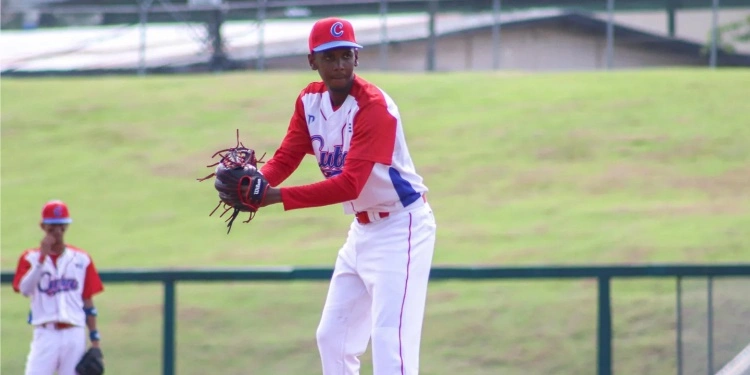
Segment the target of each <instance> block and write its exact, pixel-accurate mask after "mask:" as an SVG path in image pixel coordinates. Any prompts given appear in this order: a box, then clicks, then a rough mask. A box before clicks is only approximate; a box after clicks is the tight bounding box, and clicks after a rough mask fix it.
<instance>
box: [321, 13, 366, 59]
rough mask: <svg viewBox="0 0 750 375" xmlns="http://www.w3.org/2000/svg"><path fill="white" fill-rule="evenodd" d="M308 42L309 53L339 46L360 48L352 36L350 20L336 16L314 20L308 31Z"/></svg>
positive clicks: (352, 28) (352, 30) (352, 29)
mask: <svg viewBox="0 0 750 375" xmlns="http://www.w3.org/2000/svg"><path fill="white" fill-rule="evenodd" d="M308 44H309V47H310V53H313V52H320V51H325V50H327V49H331V48H339V47H353V48H362V46H361V45H359V44H357V39H356V38H355V37H354V27H352V24H351V22H349V21H347V20H345V19H341V18H336V17H330V18H323V19H321V20H318V21H317V22H315V24H314V25H313V28H312V31H310V39H309V41H308Z"/></svg>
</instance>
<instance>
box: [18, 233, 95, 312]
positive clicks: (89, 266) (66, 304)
mask: <svg viewBox="0 0 750 375" xmlns="http://www.w3.org/2000/svg"><path fill="white" fill-rule="evenodd" d="M40 256H41V252H40V251H39V250H38V249H33V250H27V251H26V252H24V254H22V255H21V260H20V261H19V269H18V272H17V273H16V278H15V280H14V281H13V288H14V289H15V290H16V291H17V292H21V285H20V284H21V280H22V279H23V278H24V276H26V275H27V274H29V276H32V275H31V274H37V273H38V276H37V277H38V278H39V279H38V282H37V283H36V285H34V286H33V289H32V290H31V293H30V294H29V295H28V297H30V300H31V301H30V302H31V303H30V304H31V314H30V317H29V323H30V324H31V325H39V324H43V323H46V322H64V323H70V324H73V325H76V326H81V327H83V326H85V324H86V314H85V312H84V310H83V300H84V299H85V298H91V296H92V295H93V294H95V293H98V292H100V291H101V290H102V289H103V286H102V283H101V279H100V278H99V275H98V273H97V272H96V269H95V267H94V264H93V261H92V260H91V257H89V255H88V254H87V253H86V252H84V251H83V250H81V249H78V248H75V247H72V246H67V247H66V249H65V251H63V252H62V253H61V254H60V255H59V256H58V257H57V259H56V261H54V262H53V260H52V258H51V257H50V256H48V257H46V259H45V260H44V263H43V264H41V265H39V258H40ZM32 265H33V266H32Z"/></svg>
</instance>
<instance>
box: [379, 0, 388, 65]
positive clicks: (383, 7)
mask: <svg viewBox="0 0 750 375" xmlns="http://www.w3.org/2000/svg"><path fill="white" fill-rule="evenodd" d="M387 17H388V0H380V69H381V70H388V23H387Z"/></svg>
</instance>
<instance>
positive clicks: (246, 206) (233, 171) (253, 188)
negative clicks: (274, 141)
mask: <svg viewBox="0 0 750 375" xmlns="http://www.w3.org/2000/svg"><path fill="white" fill-rule="evenodd" d="M217 156H219V157H221V159H219V161H218V162H216V163H214V164H211V165H208V166H207V167H209V168H211V167H216V168H215V169H214V172H213V173H211V174H210V175H208V176H206V177H203V178H199V179H198V181H205V180H207V179H209V178H211V177H216V179H215V180H214V188H215V189H216V191H217V192H218V193H219V204H218V205H217V206H216V208H214V210H213V211H211V213H210V214H209V215H208V216H211V215H213V214H214V212H216V210H218V209H219V207H222V205H223V208H224V212H223V213H222V214H221V215H219V217H223V216H224V214H226V213H227V212H229V211H230V210H233V212H232V214H231V215H230V216H229V217H228V218H227V220H226V221H227V222H228V224H227V228H228V229H227V234H229V231H231V230H232V223H234V219H236V218H237V215H239V213H240V212H249V214H250V217H249V218H248V219H247V220H245V221H243V223H248V222H250V220H252V219H253V218H254V217H255V213H256V212H257V211H258V208H260V206H261V204H262V203H263V198H264V197H265V195H266V191H268V181H267V180H266V179H265V177H263V175H262V174H261V173H260V171H259V170H258V163H262V162H263V161H262V159H263V157H264V156H265V154H263V156H261V158H260V159H257V158H256V157H255V150H253V149H251V148H247V147H245V145H244V144H242V142H240V132H239V129H238V130H237V145H236V146H234V147H231V148H227V149H223V150H219V151H216V152H215V153H214V154H213V155H212V156H211V158H215V157H217ZM243 186H244V187H245V188H244V189H243ZM243 190H244V191H243Z"/></svg>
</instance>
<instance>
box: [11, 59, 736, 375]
mask: <svg viewBox="0 0 750 375" xmlns="http://www.w3.org/2000/svg"><path fill="white" fill-rule="evenodd" d="M364 75H365V76H366V78H368V79H371V80H372V81H374V82H376V83H378V84H379V85H380V86H381V87H383V88H384V89H385V90H387V91H388V92H389V93H390V94H391V96H393V97H394V99H395V100H396V101H397V102H398V103H399V104H400V107H401V112H402V116H403V118H404V122H405V130H406V134H407V138H408V140H409V144H410V148H411V151H412V155H413V157H414V159H415V162H416V164H417V166H418V169H419V170H420V171H421V172H422V174H424V175H425V177H426V182H427V183H428V185H429V186H430V188H431V192H430V194H429V196H430V201H431V204H432V205H433V207H434V209H435V212H436V216H437V218H438V222H439V223H438V224H439V234H438V247H437V251H436V255H435V263H436V264H440V265H445V264H498V265H506V264H571V263H575V264H580V263H644V262H663V261H667V262H673V261H679V262H733V261H747V260H749V259H750V255H748V253H747V249H748V248H749V247H750V235H748V232H747V230H746V228H748V227H750V189H748V187H749V186H750V126H748V125H749V121H748V118H747V106H746V103H743V100H740V99H738V98H741V97H742V96H743V95H744V94H745V91H746V87H747V85H746V84H743V83H742V82H743V81H744V82H748V81H750V73H749V72H748V71H747V70H744V71H742V70H736V71H721V72H709V71H700V70H697V71H689V70H673V71H649V72H621V73H616V74H607V73H584V74H548V75H529V76H525V75H513V76H507V75H491V74H479V73H476V74H475V73H466V74H433V75H413V74H412V75H409V76H403V75H395V74H393V75H390V74H364ZM313 78H314V77H311V76H310V75H309V74H303V75H288V74H263V75H256V74H228V75H218V76H201V77H196V76H191V77H151V78H146V79H134V78H106V79H101V78H100V79H85V80H84V79H54V80H53V79H45V80H8V79H5V80H3V82H2V101H3V108H2V110H3V111H2V115H3V118H2V120H3V124H2V203H3V206H2V234H3V235H2V254H1V258H0V261H1V262H2V268H3V269H4V270H8V269H11V268H12V267H14V265H15V261H16V259H17V256H18V254H19V253H20V251H21V250H23V249H24V248H26V247H30V246H34V245H35V244H36V243H38V240H39V238H40V235H39V231H38V229H37V227H36V222H37V220H38V210H39V208H40V207H41V204H42V203H43V202H44V201H45V200H47V199H51V198H61V199H64V200H66V201H68V202H69V204H70V205H71V210H72V214H73V215H74V216H75V220H76V222H75V225H74V226H73V227H72V228H71V231H70V233H69V235H68V240H69V242H70V243H73V244H76V245H78V246H80V247H83V248H85V249H88V250H89V251H90V252H91V253H92V255H93V256H94V259H95V260H96V262H97V265H98V266H99V267H100V268H120V267H142V266H149V267H150V266H169V267H190V266H206V265H210V266H237V265H278V264H289V265H324V266H330V265H331V264H332V262H333V260H334V257H335V253H336V249H337V248H338V246H339V245H340V243H341V242H342V241H343V236H344V235H345V234H346V230H347V224H348V221H349V218H347V217H346V216H344V215H341V209H340V208H339V207H325V208H317V209H310V210H300V211H292V212H282V210H281V209H280V208H279V207H272V208H269V209H267V210H265V211H263V212H262V213H260V214H259V215H258V217H257V218H256V220H255V221H254V222H253V223H252V225H247V224H240V225H237V224H236V226H235V229H234V230H233V232H232V233H231V235H229V236H227V235H226V232H225V230H224V226H223V222H222V220H220V219H217V218H215V217H214V218H211V217H208V216H207V214H208V213H209V212H210V211H211V209H212V208H213V207H214V205H215V198H214V194H213V191H212V187H211V185H210V184H209V183H207V182H204V183H203V184H199V183H197V182H196V181H195V179H194V178H195V177H202V176H203V175H205V174H207V173H208V169H207V168H204V167H203V166H204V165H206V164H208V163H209V159H208V157H209V156H210V155H211V153H213V151H215V150H216V149H218V148H221V147H225V146H228V145H231V144H233V142H234V131H235V129H236V128H240V134H241V136H242V139H243V141H244V143H245V144H247V145H253V146H254V147H255V148H257V149H258V150H260V152H261V153H262V152H264V151H267V152H269V153H271V152H273V150H274V147H275V146H276V145H277V144H278V142H279V141H280V139H281V137H282V136H283V134H284V132H285V128H286V122H287V120H288V118H289V115H290V113H291V110H292V105H293V101H294V98H295V96H296V94H297V93H298V92H299V90H300V89H301V87H302V86H303V85H304V84H305V83H307V82H308V81H309V80H310V79H313ZM51 90H56V91H57V94H50V93H49V92H51ZM32 168H33V170H32ZM318 179H319V172H317V171H316V170H315V163H314V162H313V161H312V160H307V161H306V162H305V163H303V166H302V167H301V169H300V171H299V173H298V174H297V175H295V176H293V177H292V178H291V179H290V181H289V183H293V184H296V183H303V182H311V181H316V180H318ZM672 289H673V282H671V281H669V282H667V281H663V282H662V281H628V282H618V283H616V284H615V293H616V297H615V298H616V299H615V301H614V303H615V308H616V310H615V313H616V317H615V324H616V329H617V330H618V336H617V338H616V342H615V350H616V369H617V372H618V373H627V374H635V373H638V374H663V373H666V372H667V371H673V368H674V363H673V362H674V361H673V360H671V359H669V360H664V358H665V357H666V358H671V357H672V356H673V340H674V339H673V332H672V322H673V315H674V312H673V310H672V305H673V302H672V298H673V297H672ZM178 293H179V295H178V298H179V315H180V316H179V323H178V326H179V329H178V332H179V336H178V348H179V355H178V362H179V363H178V372H179V373H180V374H205V373H210V372H211V371H209V370H208V369H209V368H211V367H210V366H211V365H220V366H228V369H227V370H226V371H223V372H222V373H224V374H234V373H237V374H239V373H243V374H246V373H253V374H270V373H274V374H280V373H283V374H316V373H318V370H317V369H318V360H317V353H316V352H315V346H314V331H315V324H316V322H317V318H318V314H319V309H320V305H321V303H322V300H323V298H324V296H325V285H324V284H294V285H289V284H268V285H248V284H238V285H224V284H221V285H219V284H211V285H191V284H188V285H180V286H179V287H178ZM0 296H1V297H2V302H3V303H2V350H3V355H2V368H1V369H0V370H1V371H2V372H4V373H5V372H8V373H18V372H19V371H20V369H21V368H22V366H23V361H24V356H25V353H26V350H27V344H28V339H29V330H28V327H27V326H25V325H24V324H23V323H22V322H23V321H24V316H25V311H26V302H25V301H24V300H23V299H22V298H20V297H19V296H17V295H14V294H13V293H12V292H9V290H8V288H7V287H6V288H3V291H2V294H1V295H0ZM734 297H735V298H739V297H740V295H738V294H736V293H735V294H734ZM160 298H161V291H160V289H159V288H158V287H157V286H150V285H128V286H120V285H118V286H114V285H112V286H110V288H109V290H108V292H107V293H105V294H103V295H102V296H101V297H100V298H99V300H100V302H99V304H100V305H101V307H100V310H102V311H103V316H102V324H103V328H102V330H103V333H104V334H105V335H106V347H107V348H108V351H109V353H111V354H110V356H109V358H108V364H109V365H110V366H111V367H112V369H113V373H120V374H130V373H138V372H141V373H146V372H148V369H149V368H153V367H154V366H156V365H157V364H158V362H159V360H160V358H159V345H160V339H161V337H160V331H159V327H160V325H159V323H160V320H159V319H160ZM696 298H700V296H696ZM726 298H732V296H731V295H729V296H727V297H726ZM595 300H596V294H595V285H594V284H591V283H590V282H587V281H571V282H518V281H514V282H502V283H481V284H478V283H469V284H467V283H459V282H450V283H441V284H436V285H435V286H434V287H433V288H432V289H431V294H430V305H429V308H428V312H427V318H426V322H425V323H426V332H425V338H424V349H423V369H424V373H425V374H436V375H437V374H457V373H466V374H497V373H503V374H573V373H576V374H586V373H593V365H594V364H595V355H594V353H595V345H594V338H595V328H596V327H595V319H594V317H595ZM282 324H283V325H285V328H278V327H279V326H280V325H282ZM620 332H622V333H620ZM729 350H736V349H734V348H730V349H729ZM221 353H228V354H227V358H226V359H225V360H216V359H215V357H214V356H215V355H220V354H221ZM136 356H137V357H138V358H142V360H140V361H133V360H132V359H133V358H136ZM367 359H369V357H368V356H367V355H365V360H367ZM199 360H201V361H202V360H206V361H208V362H207V364H199V362H198V361H199ZM212 361H213V362H212ZM227 363H228V364H227ZM365 368H369V367H368V365H365ZM365 373H367V372H365Z"/></svg>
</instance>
